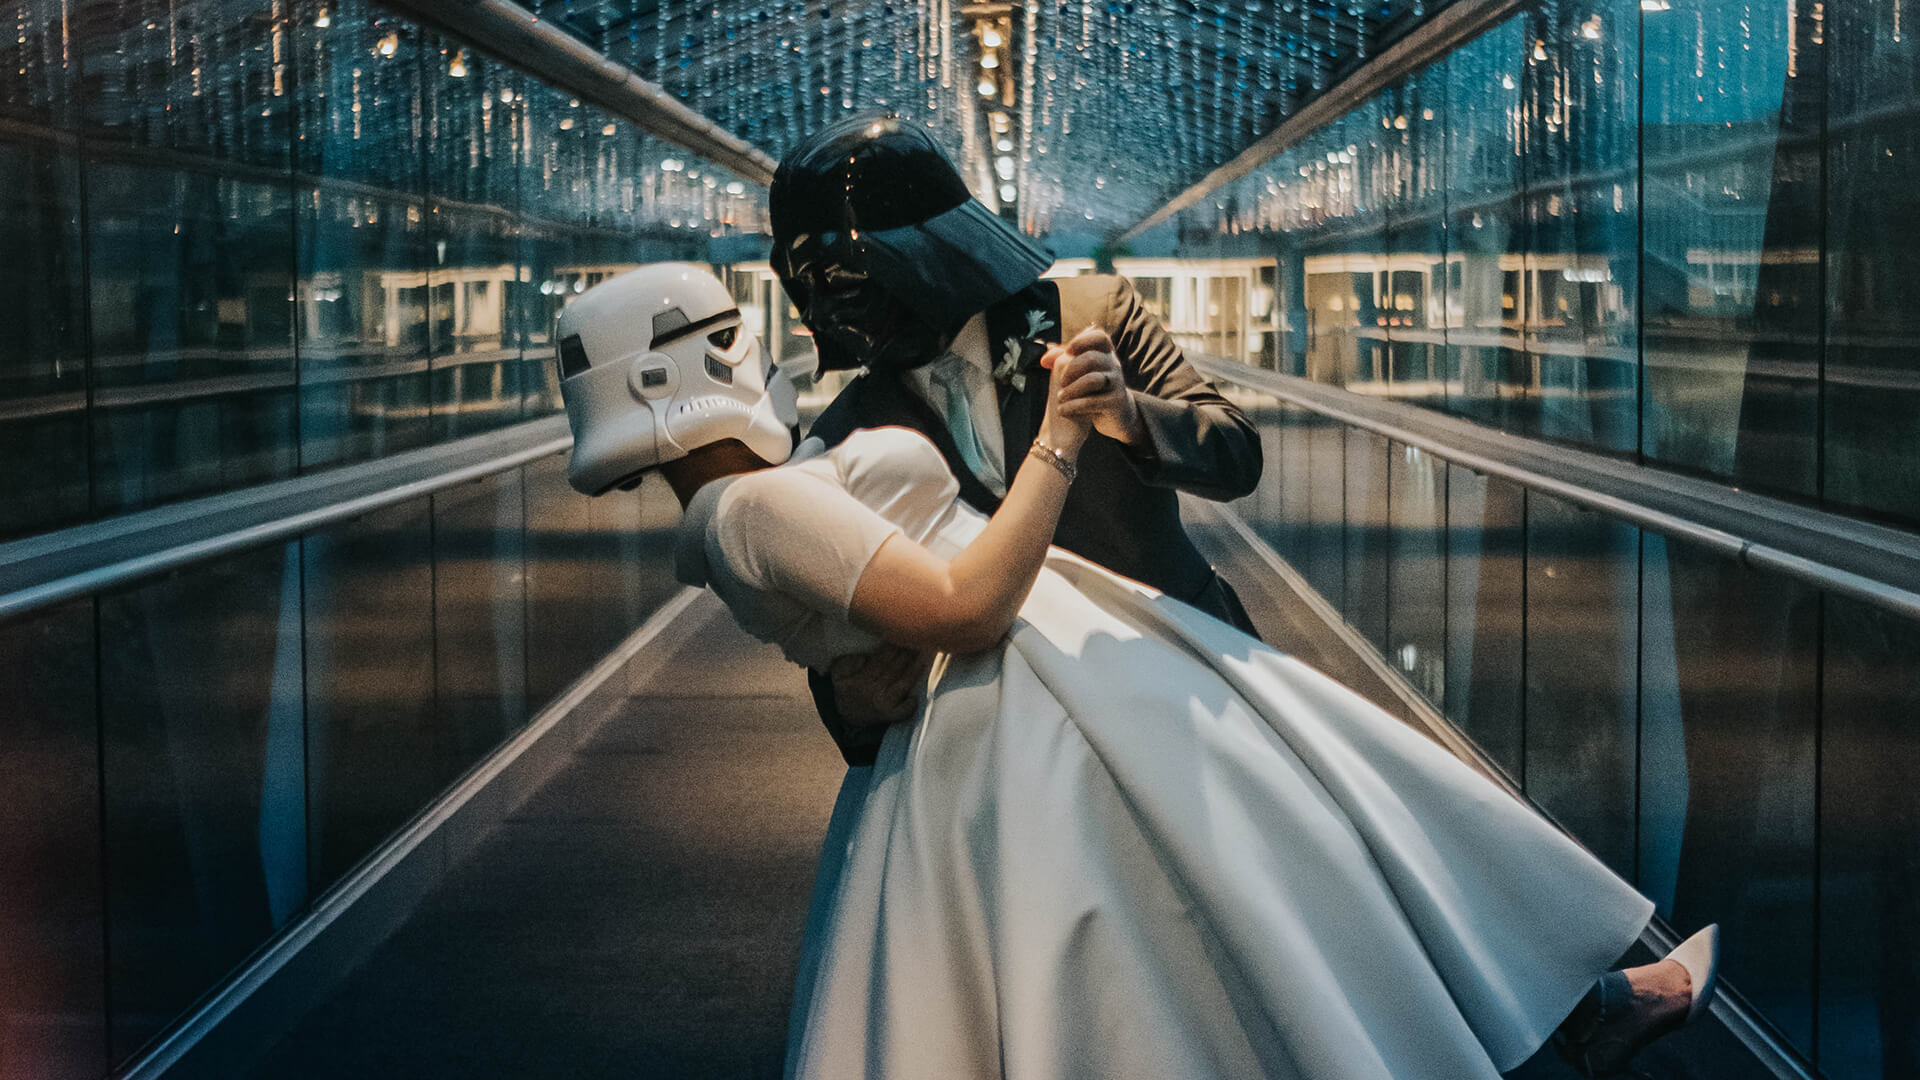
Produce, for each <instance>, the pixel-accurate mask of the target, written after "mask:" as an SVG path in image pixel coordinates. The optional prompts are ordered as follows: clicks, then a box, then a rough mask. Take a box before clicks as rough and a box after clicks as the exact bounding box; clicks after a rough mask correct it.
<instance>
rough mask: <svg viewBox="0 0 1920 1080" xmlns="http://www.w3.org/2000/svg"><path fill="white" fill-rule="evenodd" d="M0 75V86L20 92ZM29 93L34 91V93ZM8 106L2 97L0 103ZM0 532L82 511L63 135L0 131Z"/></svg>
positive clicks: (71, 222)
mask: <svg viewBox="0 0 1920 1080" xmlns="http://www.w3.org/2000/svg"><path fill="white" fill-rule="evenodd" d="M22 92H23V91H22V89H21V88H20V87H19V85H18V84H17V83H15V82H13V81H10V80H7V79H5V77H4V76H3V75H0V96H4V95H6V94H9V93H22ZM35 96H37V95H35ZM4 107H10V106H6V105H4V104H0V108H4ZM0 251H5V252H7V253H8V257H7V258H5V259H4V260H0V290H4V291H5V295H7V296H9V297H12V298H13V299H12V304H11V306H12V309H13V312H12V314H11V315H10V316H9V317H7V318H5V319H0V540H7V539H12V538H14V537H17V536H23V535H26V534H28V533H32V532H38V531H40V530H43V529H50V528H55V527H58V526H61V525H67V524H71V523H73V522H75V521H77V520H79V519H81V518H83V517H85V516H86V515H87V512H88V487H89V476H88V474H89V463H88V459H87V417H86V405H87V367H86V363H87V354H86V342H85V335H84V334H83V332H82V330H83V327H84V326H85V317H84V316H85V313H84V305H85V302H86V289H85V283H84V282H83V281H82V279H81V252H80V170H79V162H78V158H77V156H76V155H75V153H74V151H73V147H72V144H71V143H68V142H66V141H65V140H62V139H59V138H57V137H55V136H53V135H52V134H51V133H48V134H47V135H46V136H45V137H38V136H29V135H16V134H12V133H0Z"/></svg>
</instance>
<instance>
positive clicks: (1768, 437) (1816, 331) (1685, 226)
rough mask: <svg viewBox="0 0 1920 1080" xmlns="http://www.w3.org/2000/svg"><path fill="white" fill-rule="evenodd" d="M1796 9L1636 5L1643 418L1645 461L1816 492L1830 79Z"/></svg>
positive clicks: (1686, 1) (1788, 5)
mask: <svg viewBox="0 0 1920 1080" xmlns="http://www.w3.org/2000/svg"><path fill="white" fill-rule="evenodd" d="M1799 9H1807V5H1804V4H1798V5H1797V4H1796V3H1795V0H1767V2H1763V3H1752V4H1748V5H1746V6H1745V7H1744V8H1743V11H1742V14H1741V17H1740V18H1738V19H1735V18H1733V17H1731V16H1730V15H1729V14H1728V13H1727V12H1725V11H1724V9H1723V5H1719V4H1715V3H1712V2H1711V0H1678V2H1676V3H1673V4H1672V5H1671V6H1670V8H1669V9H1668V10H1666V11H1662V12H1658V13H1649V14H1648V15H1647V17H1646V20H1645V46H1644V49H1643V55H1644V61H1643V63H1644V64H1645V75H1644V77H1645V79H1646V90H1645V100H1644V101H1643V103H1642V110H1643V112H1642V121H1643V125H1644V126H1643V135H1642V138H1643V139H1644V140H1645V142H1646V147H1645V154H1646V162H1645V178H1644V185H1645V194H1644V196H1643V201H1644V206H1645V215H1646V238H1645V240H1646V254H1645V258H1644V265H1645V271H1644V273H1645V280H1644V282H1643V287H1644V288H1645V291H1646V299H1645V303H1646V314H1645V318H1646V324H1645V327H1644V331H1643V333H1644V335H1645V338H1646V376H1645V378H1646V411H1645V419H1644V424H1645V450H1646V453H1647V456H1648V457H1649V458H1651V459H1655V460H1658V461H1660V462H1662V463H1665V464H1671V465H1676V466H1679V467H1681V468H1685V469H1690V470H1697V471H1701V472H1706V473H1709V474H1712V475H1714V476H1722V477H1727V478H1729V479H1733V480H1736V481H1738V482H1739V483H1741V484H1743V485H1752V486H1758V487H1762V488H1770V489H1773V490H1781V491H1787V492H1791V493H1795V494H1801V495H1812V494H1814V492H1815V484H1816V477H1815V475H1814V470H1815V465H1816V454H1815V451H1814V446H1813V439H1814V428H1815V424H1816V416H1815V406H1816V397H1817V391H1818V387H1817V385H1816V382H1817V379H1818V377H1819V359H1820V316H1821V313H1820V280H1819V271H1820V243H1821V237H1820V235H1819V231H1818V230H1819V223H1820V202H1821V189H1820V184H1821V175H1820V160H1819V146H1820V143H1819V136H1820V123H1821V120H1822V116H1821V113H1822V110H1823V108H1824V105H1825V94H1826V86H1825V82H1824V80H1823V79H1822V78H1821V77H1820V76H1821V72H1820V70H1819V65H1820V64H1821V62H1822V58H1823V57H1824V55H1825V52H1824V50H1820V49H1806V50H1801V49H1798V48H1797V47H1796V43H1797V42H1798V41H1800V40H1812V39H1813V38H1814V37H1815V36H1816V35H1817V32H1818V28H1817V27H1816V26H1815V25H1814V24H1813V21H1812V20H1813V19H1814V18H1815V16H1814V15H1813V13H1812V11H1811V10H1799ZM1707 57H1711V58H1712V61H1711V63H1712V64H1713V66H1714V73H1713V76H1712V77H1713V81H1714V83H1715V85H1714V92H1713V93H1703V92H1702V89H1703V87H1702V81H1703V78H1705V72H1704V71H1703V70H1702V67H1703V64H1704V63H1705V62H1706V58H1707Z"/></svg>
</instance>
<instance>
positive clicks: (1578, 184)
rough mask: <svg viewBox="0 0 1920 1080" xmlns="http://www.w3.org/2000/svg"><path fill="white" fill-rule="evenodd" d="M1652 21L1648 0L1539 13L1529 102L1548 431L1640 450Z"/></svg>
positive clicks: (1532, 250) (1539, 353)
mask: <svg viewBox="0 0 1920 1080" xmlns="http://www.w3.org/2000/svg"><path fill="white" fill-rule="evenodd" d="M1639 22H1640V5H1639V4H1638V3H1637V2H1635V0H1594V2H1589V3H1583V4H1547V5H1543V6H1541V7H1540V8H1538V9H1537V10H1535V11H1534V12H1532V13H1531V15H1530V16H1529V19H1528V24H1527V25H1528V33H1529V35H1530V36H1531V38H1532V39H1533V42H1534V45H1533V50H1532V52H1531V53H1530V54H1529V56H1528V60H1527V64H1526V70H1525V74H1524V80H1523V82H1522V87H1523V90H1524V93H1523V94H1522V97H1521V110H1522V117H1523V124H1524V127H1523V129H1522V132H1521V137H1522V138H1523V139H1525V140H1526V143H1525V147H1526V152H1525V153H1524V154H1523V155H1522V158H1521V161H1522V163H1523V174H1524V176H1525V177H1526V188H1525V191H1526V199H1525V206H1526V212H1527V224H1528V228H1529V243H1528V248H1527V256H1526V259H1525V260H1524V262H1523V265H1524V267H1525V269H1526V275H1525V282H1526V288H1525V292H1526V295H1524V296H1523V297H1521V303H1522V306H1523V308H1524V311H1525V316H1526V327H1527V330H1526V335H1527V348H1528V352H1529V353H1530V354H1531V355H1532V357H1533V361H1534V365H1535V369H1534V392H1535V394H1536V396H1537V398H1536V400H1537V404H1536V409H1535V414H1534V425H1535V427H1534V431H1535V432H1537V433H1538V434H1540V435H1543V436H1546V437H1548V438H1552V439H1565V440H1568V441H1571V442H1577V443H1581V444H1584V445H1588V446H1593V447H1596V448H1598V449H1602V450H1619V451H1628V452H1631V451H1633V450H1634V449H1636V448H1637V447H1638V445H1639V444H1638V435H1639V432H1638V427H1637V424H1638V413H1639V402H1638V386H1639V360H1640V356H1639V344H1640V342H1639V331H1638V327H1637V320H1638V318H1639V302H1640V301H1639V284H1638V282H1639V270H1638V268H1639V259H1640V226H1639V212H1640V207H1639V198H1640V189H1639V183H1638V177H1637V175H1636V172H1635V170H1636V167H1637V164H1638V158H1639V139H1640V124H1639V94H1640V87H1639V64H1640V57H1639V33H1638V29H1639Z"/></svg>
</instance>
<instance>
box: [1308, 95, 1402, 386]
mask: <svg viewBox="0 0 1920 1080" xmlns="http://www.w3.org/2000/svg"><path fill="white" fill-rule="evenodd" d="M1386 116H1387V112H1386V107H1385V105H1384V104H1383V103H1381V102H1379V101H1377V100H1376V101H1374V102H1371V103H1369V104H1367V105H1364V106H1362V107H1361V108H1359V109H1356V110H1354V112H1353V113H1351V114H1350V115H1348V116H1347V117H1346V118H1345V119H1343V120H1340V121H1337V122H1335V123H1334V124H1333V125H1330V126H1329V128H1328V129H1327V130H1326V131H1325V132H1322V133H1321V134H1320V135H1319V136H1317V137H1316V138H1315V139H1314V140H1312V142H1311V143H1310V146H1311V147H1312V148H1313V149H1314V150H1316V151H1318V155H1317V156H1316V157H1315V158H1314V159H1313V160H1311V161H1307V162H1303V163H1302V165H1301V167H1302V168H1305V169H1307V170H1308V173H1309V176H1308V177H1307V178H1306V179H1308V180H1309V182H1310V183H1313V182H1316V181H1317V183H1318V185H1319V187H1318V192H1319V195H1320V197H1321V198H1323V199H1325V200H1326V201H1327V203H1328V205H1327V206H1326V208H1325V209H1326V210H1327V211H1329V218H1330V220H1328V222H1327V224H1326V226H1325V227H1324V228H1320V229H1316V230H1314V231H1313V232H1311V233H1308V234H1307V235H1305V236H1303V237H1302V242H1301V257H1302V263H1303V269H1304V271H1305V275H1306V302H1307V318H1308V328H1309V329H1308V346H1307V377H1308V378H1311V379H1314V380H1315V381H1317V382H1324V383H1330V384H1333V385H1335V386H1350V385H1363V384H1368V383H1376V382H1384V381H1385V380H1386V325H1385V320H1386V318H1387V316H1386V313H1385V312H1384V311H1382V310H1381V307H1380V302H1381V291H1380V289H1381V262H1382V260H1383V258H1384V253H1385V251H1386V218H1385V216H1384V214H1383V213H1382V211H1381V205H1380V203H1381V200H1380V195H1381V190H1382V181H1383V169H1382V166H1381V160H1380V158H1381V155H1380V153H1379V141H1380V134H1381V127H1380V123H1381V120H1382V118H1383V117H1386Z"/></svg>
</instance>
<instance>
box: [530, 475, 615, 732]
mask: <svg viewBox="0 0 1920 1080" xmlns="http://www.w3.org/2000/svg"><path fill="white" fill-rule="evenodd" d="M523 472H524V473H525V476H526V501H527V539H526V545H527V547H526V561H527V583H526V589H527V697H528V700H529V701H531V702H532V703H533V708H534V709H535V710H538V709H539V708H540V707H541V706H542V705H544V704H545V703H546V702H548V701H551V700H553V699H554V697H555V696H557V695H558V694H559V693H560V691H562V690H564V689H566V687H567V684H568V683H570V682H572V681H573V680H574V678H575V677H576V676H578V675H579V674H580V673H581V672H582V671H584V670H586V665H587V664H590V663H593V662H594V660H595V659H597V658H598V657H599V656H600V655H601V653H602V652H603V651H604V649H603V647H604V646H607V645H611V644H612V641H613V637H612V620H611V619H609V618H607V617H606V614H605V610H606V607H607V604H608V597H609V596H610V595H614V594H615V593H616V590H617V577H616V578H612V579H608V580H604V581H603V580H600V579H599V577H598V574H599V571H600V569H601V568H600V566H599V565H598V563H597V559H596V555H597V552H596V551H595V545H594V541H595V539H596V538H595V537H594V535H593V514H592V510H591V508H592V506H593V504H594V503H595V502H597V501H599V500H595V499H589V498H587V497H586V496H584V495H581V494H579V493H578V492H576V491H574V490H573V489H572V488H571V487H568V486H567V459H566V456H565V455H560V454H557V455H555V456H553V457H546V458H541V459H540V460H538V461H535V462H532V463H531V464H529V465H528V466H527V467H526V468H525V469H524V470H523ZM617 497H621V496H615V495H606V496H602V498H605V499H612V498H617ZM616 574H617V571H616Z"/></svg>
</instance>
